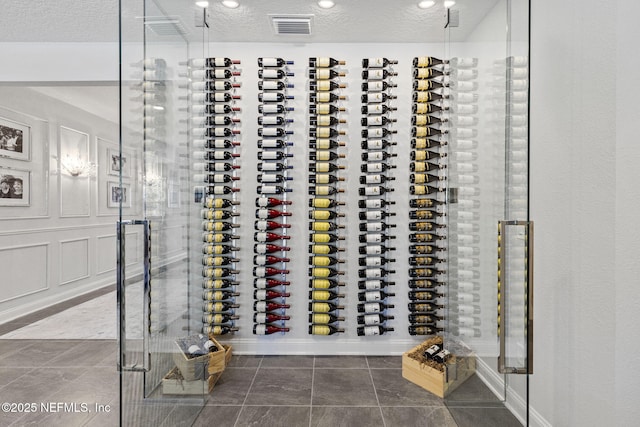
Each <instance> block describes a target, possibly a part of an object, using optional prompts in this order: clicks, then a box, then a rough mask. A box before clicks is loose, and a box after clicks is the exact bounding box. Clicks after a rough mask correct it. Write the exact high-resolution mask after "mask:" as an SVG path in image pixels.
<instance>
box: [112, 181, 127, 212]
mask: <svg viewBox="0 0 640 427" xmlns="http://www.w3.org/2000/svg"><path fill="white" fill-rule="evenodd" d="M107 197H108V199H107V206H108V207H110V208H117V207H118V206H120V201H122V207H125V208H130V207H131V186H129V185H122V187H121V186H120V185H119V184H118V183H117V182H114V181H109V182H107Z"/></svg>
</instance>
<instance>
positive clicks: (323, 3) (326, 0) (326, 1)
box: [318, 0, 336, 9]
mask: <svg viewBox="0 0 640 427" xmlns="http://www.w3.org/2000/svg"><path fill="white" fill-rule="evenodd" d="M335 5H336V4H335V3H334V2H333V1H332V0H319V1H318V6H320V7H321V8H323V9H331V8H332V7H333V6H335Z"/></svg>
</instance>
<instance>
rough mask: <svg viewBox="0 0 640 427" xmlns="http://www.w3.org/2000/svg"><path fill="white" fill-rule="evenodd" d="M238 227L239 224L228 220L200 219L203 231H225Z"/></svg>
mask: <svg viewBox="0 0 640 427" xmlns="http://www.w3.org/2000/svg"><path fill="white" fill-rule="evenodd" d="M238 227H240V224H233V223H230V222H222V221H202V229H203V230H204V231H227V230H231V229H232V228H238Z"/></svg>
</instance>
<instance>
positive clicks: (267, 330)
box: [253, 324, 289, 335]
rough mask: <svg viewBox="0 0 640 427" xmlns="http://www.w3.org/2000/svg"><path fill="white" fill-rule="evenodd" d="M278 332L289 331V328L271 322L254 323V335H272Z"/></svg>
mask: <svg viewBox="0 0 640 427" xmlns="http://www.w3.org/2000/svg"><path fill="white" fill-rule="evenodd" d="M277 332H282V333H285V332H289V328H285V327H282V326H274V325H269V324H266V325H265V324H257V325H253V334H254V335H271V334H275V333H277Z"/></svg>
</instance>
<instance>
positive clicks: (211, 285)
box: [202, 278, 239, 289]
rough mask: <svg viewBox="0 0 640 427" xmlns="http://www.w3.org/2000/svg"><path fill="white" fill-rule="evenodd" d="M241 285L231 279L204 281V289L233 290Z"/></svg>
mask: <svg viewBox="0 0 640 427" xmlns="http://www.w3.org/2000/svg"><path fill="white" fill-rule="evenodd" d="M237 285H239V282H236V281H233V280H229V279H207V278H205V279H202V289H231V288H232V287H233V286H237Z"/></svg>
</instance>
